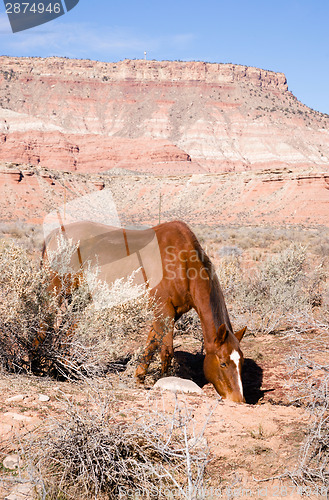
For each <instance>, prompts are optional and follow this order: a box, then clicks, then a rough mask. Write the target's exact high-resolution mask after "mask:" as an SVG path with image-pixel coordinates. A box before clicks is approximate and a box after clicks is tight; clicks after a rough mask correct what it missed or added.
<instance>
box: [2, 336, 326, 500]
mask: <svg viewBox="0 0 329 500" xmlns="http://www.w3.org/2000/svg"><path fill="white" fill-rule="evenodd" d="M196 344H197V342H195V341H194V344H193V340H192V339H190V340H189V339H188V338H187V337H181V338H178V339H176V340H175V345H176V346H178V347H177V348H176V351H175V359H174V368H175V373H176V374H177V375H179V376H186V377H188V378H190V377H192V378H193V379H194V380H195V381H197V382H198V384H199V385H200V386H203V394H202V395H196V394H182V393H181V394H177V396H175V395H174V394H173V393H171V392H168V391H166V392H162V391H160V390H153V389H152V388H151V387H152V385H153V379H152V373H151V375H150V377H149V378H148V380H147V381H146V386H145V387H140V386H136V385H135V382H134V380H133V379H132V377H131V376H130V374H125V372H121V373H116V374H115V373H114V374H111V375H109V376H108V377H107V379H106V380H104V381H103V382H102V390H103V391H104V393H105V392H106V391H109V392H111V395H112V397H113V401H114V402H115V407H116V410H117V411H118V412H119V414H120V416H121V417H122V418H129V415H132V414H135V415H136V414H139V413H140V414H142V413H143V412H149V411H150V409H151V411H153V412H154V411H165V412H166V413H167V414H168V415H170V414H171V413H172V412H173V411H174V408H175V405H176V410H177V405H178V407H179V408H180V410H181V411H182V412H188V413H189V414H190V416H191V420H190V425H191V426H192V427H193V429H194V432H195V434H196V435H198V434H199V433H200V432H201V433H202V440H201V442H202V444H203V446H207V447H208V448H209V463H208V465H207V468H206V481H205V488H206V490H205V492H206V498H269V499H272V498H290V499H297V498H302V497H303V498H304V497H306V498H325V496H323V495H322V496H321V495H318V494H317V492H315V491H313V492H312V491H304V492H303V493H304V495H303V496H302V495H301V493H302V491H301V490H298V489H297V488H295V486H294V484H293V483H292V481H291V480H290V479H287V478H282V479H280V478H279V479H278V476H280V475H282V474H284V473H285V471H287V470H289V471H293V470H294V469H295V468H296V466H297V464H298V455H299V449H300V445H301V443H302V442H303V440H304V438H305V435H306V432H307V428H308V425H309V422H310V416H309V414H308V413H307V411H306V410H305V408H302V407H296V406H293V405H291V404H289V400H290V399H291V398H292V397H293V393H292V390H291V383H290V380H289V374H288V367H287V365H286V364H285V363H284V358H283V357H282V352H286V353H289V349H290V345H289V340H287V338H285V337H279V336H264V337H257V338H256V337H252V336H249V337H247V338H246V339H244V345H243V347H244V354H245V357H246V363H245V371H244V376H243V384H244V388H245V394H246V398H247V401H248V403H249V404H236V403H231V402H227V401H221V400H220V399H219V398H218V395H217V393H216V392H215V390H214V388H213V387H212V386H211V385H209V384H206V385H204V381H203V380H202V368H201V367H202V359H201V358H202V356H201V355H200V354H199V353H198V352H197V351H198V348H199V347H200V346H197V345H196ZM283 349H284V351H283ZM155 371H156V368H155ZM151 372H152V370H151ZM0 388H1V390H0V440H1V457H0V459H1V460H2V459H3V458H4V456H5V455H7V454H8V453H9V452H15V449H17V443H18V442H19V440H20V438H21V437H22V436H24V435H25V434H26V433H27V432H28V431H29V430H31V429H33V428H37V427H38V426H39V425H40V424H42V423H43V422H45V421H46V420H47V419H48V418H49V417H54V418H61V416H62V415H63V408H65V400H67V398H68V399H69V400H70V401H75V402H78V404H79V405H81V406H84V405H86V404H87V402H86V401H87V394H88V388H87V387H86V386H84V384H82V383H75V384H70V383H68V382H59V381H56V380H51V379H47V378H37V377H35V376H23V375H8V374H7V375H3V376H2V377H1V378H0ZM40 394H45V395H48V396H49V397H50V399H49V401H46V402H44V401H40ZM15 396H18V397H17V399H16V400H15V399H14V400H13V399H11V398H13V397H15ZM205 423H206V426H205V428H204V430H203V432H202V429H203V427H204V425H205ZM36 432H37V431H36ZM1 472H2V473H1V476H0V477H1V478H2V479H1V480H0V498H7V497H6V495H8V494H9V493H10V492H11V491H13V488H14V485H15V482H16V483H17V480H18V478H19V473H17V472H16V473H15V474H16V477H15V478H13V476H12V473H10V471H8V470H6V469H3V470H2V471H1ZM17 474H18V475H17ZM21 477H22V478H23V481H24V480H25V481H27V478H26V472H24V466H23V464H22V476H21ZM273 477H274V478H277V479H270V480H268V481H263V480H266V479H268V478H273ZM10 478H11V479H10ZM24 478H25V479H24ZM8 498H10V500H11V498H15V497H11V496H9V497H8ZM19 498H32V497H31V496H25V497H19V496H18V497H17V499H19Z"/></svg>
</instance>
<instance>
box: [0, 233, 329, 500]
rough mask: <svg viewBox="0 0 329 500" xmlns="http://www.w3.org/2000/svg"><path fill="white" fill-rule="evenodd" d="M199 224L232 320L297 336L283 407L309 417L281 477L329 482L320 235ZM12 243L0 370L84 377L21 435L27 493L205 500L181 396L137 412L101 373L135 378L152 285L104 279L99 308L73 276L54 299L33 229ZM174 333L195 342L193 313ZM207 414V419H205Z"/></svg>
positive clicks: (258, 330)
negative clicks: (35, 253) (34, 249)
mask: <svg viewBox="0 0 329 500" xmlns="http://www.w3.org/2000/svg"><path fill="white" fill-rule="evenodd" d="M6 230H7V231H6V234H8V228H6ZM14 230H15V231H17V228H14ZM198 231H199V235H200V236H201V237H200V239H202V240H203V245H204V246H205V247H206V249H207V252H208V253H209V255H210V256H211V258H212V260H213V262H214V263H215V266H216V268H217V273H218V276H219V279H220V282H221V285H222V288H223V291H224V295H225V298H226V301H227V304H228V307H229V310H230V315H231V318H232V321H233V324H234V325H235V327H236V328H239V327H242V326H244V325H245V324H247V325H248V327H249V335H250V336H254V337H255V338H257V336H264V335H266V336H278V337H280V338H281V339H282V338H285V339H289V340H290V344H289V345H293V348H292V349H289V350H288V351H287V352H283V353H282V358H283V360H284V361H285V363H286V366H287V376H288V375H289V376H290V377H291V379H292V381H293V384H292V386H291V387H292V389H291V394H290V404H291V405H295V406H297V407H301V406H302V407H304V408H306V409H307V410H308V411H309V415H310V425H309V430H308V433H307V435H306V437H305V439H304V441H303V444H302V446H301V448H300V452H299V460H298V462H297V463H296V467H295V468H291V469H289V470H287V471H285V472H284V473H283V474H282V477H287V478H290V479H291V480H292V481H293V482H294V483H295V484H296V485H306V486H308V487H311V488H313V490H312V491H314V488H318V491H320V492H321V491H325V489H328V488H329V476H328V463H329V454H328V449H329V446H328V445H329V443H328V439H329V438H328V436H329V427H328V423H329V413H328V362H327V359H328V352H329V289H328V283H327V276H328V260H327V254H326V248H327V245H328V241H329V240H328V235H327V234H326V233H324V234H320V233H319V232H318V231H316V230H310V231H309V232H305V231H299V230H298V229H291V230H289V229H287V228H286V229H277V230H273V229H272V231H270V230H269V229H267V228H263V229H262V228H260V229H259V232H257V230H256V228H249V229H247V230H246V229H245V228H243V229H242V228H229V227H227V228H219V229H212V230H211V231H208V232H206V230H205V229H204V228H201V229H200V228H199V229H198V228H197V232H198ZM13 240H14V238H10V239H8V238H3V239H2V240H0V285H1V287H0V363H1V370H2V374H3V376H5V377H6V376H8V375H7V374H9V373H16V374H17V375H15V376H18V375H20V374H22V373H25V374H27V376H28V377H32V378H33V377H37V376H40V375H42V376H43V377H44V378H45V379H47V378H49V377H52V378H55V379H58V380H66V381H68V382H69V383H71V384H78V385H77V387H79V384H80V385H81V384H82V386H83V387H84V389H83V391H84V392H85V398H84V401H83V403H82V402H81V401H79V399H78V398H77V399H75V400H72V399H70V398H67V397H66V396H65V395H64V394H61V395H59V396H58V401H60V411H58V412H57V414H56V415H55V416H53V418H52V419H51V420H47V421H46V423H45V424H44V425H42V426H41V427H40V428H39V429H37V430H36V431H33V432H32V433H27V434H26V435H25V436H24V438H21V437H20V439H19V441H18V442H15V447H16V449H17V450H18V451H19V454H20V456H21V458H22V460H23V463H24V464H25V465H24V467H25V468H24V467H23V469H24V471H25V472H24V473H25V474H27V475H28V477H29V478H30V480H31V481H32V483H33V485H35V495H36V496H37V497H39V498H45V499H46V498H47V499H52V498H53V499H55V498H63V499H64V498H77V495H78V496H79V498H120V497H121V498H128V495H127V492H131V491H134V488H135V489H136V485H138V486H139V488H140V490H139V491H143V494H144V498H166V497H168V488H169V489H170V488H174V489H176V491H178V492H179V494H180V495H181V497H182V498H191V499H192V498H202V496H201V493H200V491H202V488H203V487H204V484H205V483H207V482H209V481H210V480H211V479H210V476H209V474H210V473H209V472H208V469H207V464H208V463H209V450H208V448H207V446H206V444H205V443H204V440H203V432H204V427H202V429H201V431H199V432H196V431H195V429H194V427H193V417H192V413H191V411H190V410H189V408H188V407H187V406H184V405H183V406H182V405H181V403H180V402H179V401H178V400H177V398H176V402H175V406H174V408H173V411H172V412H171V413H170V414H168V412H165V411H164V410H163V409H159V408H154V407H152V405H151V406H149V407H147V405H146V408H144V409H143V410H141V409H136V408H134V407H133V405H132V407H131V409H130V410H129V411H127V410H126V409H125V410H124V411H123V410H122V405H121V404H118V399H117V395H116V389H115V388H114V387H113V385H112V386H111V384H112V382H109V380H111V379H109V378H108V376H109V374H111V373H113V372H115V373H117V374H118V373H119V374H120V375H119V380H123V378H124V377H126V378H127V379H131V377H132V374H133V371H134V365H135V362H136V359H137V358H138V354H139V353H140V349H141V348H142V347H143V345H144V342H145V328H146V325H147V323H148V321H149V320H150V318H151V317H152V314H153V312H152V306H150V303H149V297H148V295H147V292H146V291H145V290H142V289H140V288H138V287H137V288H136V287H135V286H134V285H133V283H132V282H130V283H129V282H128V283H122V282H117V283H116V284H115V285H114V287H112V288H111V289H106V290H105V289H102V288H98V293H100V294H101V296H102V297H103V300H104V297H106V306H104V304H103V306H102V307H95V303H98V304H99V303H100V301H99V300H96V301H95V300H91V292H90V287H89V285H90V280H89V285H88V284H87V283H86V282H82V283H81V286H80V287H79V289H77V290H76V291H74V293H73V295H72V297H71V299H70V301H67V300H64V299H65V297H62V299H63V300H60V301H59V299H58V294H57V296H56V297H55V296H54V295H52V294H51V293H50V292H49V291H48V288H47V286H48V283H49V269H47V268H44V267H40V264H39V261H38V259H34V258H32V257H31V255H32V254H31V246H30V244H29V241H30V238H28V237H24V238H22V237H20V236H19V235H18V236H16V241H13ZM63 250H64V251H63V252H62V253H59V254H58V255H55V256H54V258H56V259H58V260H59V261H61V262H62V264H63V266H65V265H67V262H66V261H65V259H67V256H68V255H69V252H70V248H64V249H63ZM63 279H64V278H63ZM94 280H95V281H96V282H97V276H94ZM63 285H64V284H63ZM96 288H97V287H96ZM63 289H64V287H63ZM59 295H60V294H59ZM59 311H60V314H58V312H59ZM73 326H74V328H73ZM176 335H178V336H183V337H184V336H189V338H191V337H193V338H194V339H195V340H196V342H199V344H200V346H199V349H202V345H201V344H202V333H201V330H200V324H199V321H198V318H197V316H196V314H195V313H193V312H191V313H189V314H188V315H186V316H185V317H184V318H182V319H181V320H180V321H179V322H178V323H177V325H176ZM156 363H157V361H156V360H155V362H154V370H153V376H155V378H156V377H157V376H159V370H158V369H157V365H156ZM172 373H173V374H175V364H174V367H173V371H172ZM105 388H106V390H105ZM125 408H127V407H126V406H125ZM210 414H211V410H209V415H210ZM207 421H208V420H207V416H205V422H204V426H205V425H206V424H207ZM208 425H209V423H208ZM259 433H260V437H261V432H260V431H259ZM8 446H9V445H8V443H7V444H3V445H2V450H3V453H5V452H7V453H8V450H9V449H10V447H9V448H8ZM11 447H13V443H12V444H11ZM264 479H266V478H264ZM321 489H322V490H321ZM198 492H199V493H198Z"/></svg>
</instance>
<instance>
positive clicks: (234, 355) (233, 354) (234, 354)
mask: <svg viewBox="0 0 329 500" xmlns="http://www.w3.org/2000/svg"><path fill="white" fill-rule="evenodd" d="M230 359H231V360H232V361H233V362H234V363H235V365H236V370H237V377H238V384H239V389H240V392H241V395H242V397H243V387H242V380H241V375H240V368H239V364H240V359H241V356H240V354H239V353H238V351H232V352H231V354H230Z"/></svg>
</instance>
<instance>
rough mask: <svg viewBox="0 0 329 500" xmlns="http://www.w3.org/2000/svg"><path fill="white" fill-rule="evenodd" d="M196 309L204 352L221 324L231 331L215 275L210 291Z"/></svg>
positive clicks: (209, 346)
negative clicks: (200, 326)
mask: <svg viewBox="0 0 329 500" xmlns="http://www.w3.org/2000/svg"><path fill="white" fill-rule="evenodd" d="M197 311H198V313H199V316H200V321H201V325H202V331H203V337H204V344H205V350H206V352H207V351H209V350H211V349H212V348H213V346H214V343H215V340H216V338H217V332H218V329H219V327H220V326H221V325H222V324H225V326H226V329H227V330H228V331H229V332H231V333H233V329H232V325H231V321H230V317H229V314H228V311H227V307H226V304H225V300H224V296H223V293H222V291H221V288H220V285H219V282H218V279H217V276H214V277H213V279H212V280H211V288H210V293H209V294H208V296H207V299H205V297H203V300H202V303H200V304H198V307H197Z"/></svg>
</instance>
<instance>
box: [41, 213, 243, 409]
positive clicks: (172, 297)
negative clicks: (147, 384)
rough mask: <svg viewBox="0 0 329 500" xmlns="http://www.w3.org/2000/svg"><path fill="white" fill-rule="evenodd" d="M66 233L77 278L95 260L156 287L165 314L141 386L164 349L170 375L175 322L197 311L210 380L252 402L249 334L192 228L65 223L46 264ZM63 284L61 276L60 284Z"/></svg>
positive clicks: (108, 276) (111, 272)
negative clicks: (235, 325)
mask: <svg viewBox="0 0 329 500" xmlns="http://www.w3.org/2000/svg"><path fill="white" fill-rule="evenodd" d="M61 232H62V233H64V234H65V236H66V237H67V238H69V239H70V240H72V241H73V243H75V244H76V245H77V251H76V252H75V254H74V255H73V256H72V258H71V268H73V270H74V272H75V273H76V274H77V275H78V274H79V273H81V271H82V270H83V268H84V266H85V265H86V263H87V262H92V263H94V264H95V263H97V265H99V266H100V267H101V269H102V273H101V278H102V279H104V280H105V281H106V282H108V283H110V282H113V281H114V280H115V279H116V278H118V277H123V276H126V277H127V276H129V275H130V274H131V272H132V271H134V270H135V271H136V270H138V271H137V275H136V276H137V282H141V281H147V283H148V284H149V286H150V294H151V296H152V297H155V299H156V303H157V311H156V315H155V319H154V321H153V324H152V327H151V330H150V332H149V335H148V340H147V346H146V349H145V352H144V355H143V357H142V359H141V360H140V363H139V365H138V367H137V371H136V377H137V379H138V380H139V381H140V382H143V381H144V378H145V375H146V373H147V369H148V366H149V364H150V361H151V359H152V356H153V354H154V352H155V350H156V349H158V348H160V357H161V363H162V374H165V373H167V371H168V368H169V366H170V362H171V359H172V357H173V354H174V351H173V330H174V323H175V321H176V320H177V319H178V318H180V316H181V315H182V314H184V313H186V312H187V311H189V310H190V309H192V308H194V309H195V310H196V312H197V313H198V315H199V317H200V321H201V325H202V331H203V337H204V347H205V351H206V356H205V359H204V374H205V377H206V379H207V380H208V381H209V382H211V383H212V384H213V385H214V387H215V389H216V391H217V392H218V393H219V394H220V395H221V396H222V397H223V398H227V399H230V400H232V401H236V402H243V401H244V396H243V388H242V382H241V370H242V365H243V354H242V351H241V350H240V340H241V339H242V337H243V335H244V333H245V331H246V328H243V329H242V330H240V331H239V332H237V333H235V335H234V333H233V329H232V325H231V322H230V319H229V315H228V312H227V308H226V305H225V301H224V297H223V294H222V291H221V288H220V285H219V282H218V278H217V275H216V273H215V271H214V268H213V265H212V263H211V261H210V259H209V257H208V256H207V255H206V253H205V252H204V250H203V249H202V247H201V245H200V244H199V242H198V240H197V238H196V236H195V235H194V234H193V233H192V231H191V230H190V229H189V228H188V226H187V225H186V224H185V223H183V222H179V221H174V222H167V223H164V224H160V225H158V226H156V227H154V228H152V229H147V230H139V231H136V230H135V231H133V230H124V229H119V228H110V227H109V226H105V225H103V224H97V223H92V222H76V223H72V224H68V225H66V226H65V227H63V225H62V227H61V229H57V230H55V231H53V232H52V233H50V235H49V237H48V238H47V240H46V242H45V246H44V252H43V255H44V258H45V252H46V251H47V250H55V249H56V245H57V243H56V241H57V240H58V235H59V234H60V233H61ZM56 279H58V278H56V275H54V283H53V284H54V286H55V285H56Z"/></svg>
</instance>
